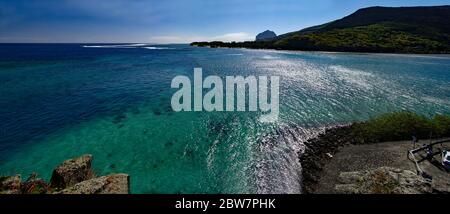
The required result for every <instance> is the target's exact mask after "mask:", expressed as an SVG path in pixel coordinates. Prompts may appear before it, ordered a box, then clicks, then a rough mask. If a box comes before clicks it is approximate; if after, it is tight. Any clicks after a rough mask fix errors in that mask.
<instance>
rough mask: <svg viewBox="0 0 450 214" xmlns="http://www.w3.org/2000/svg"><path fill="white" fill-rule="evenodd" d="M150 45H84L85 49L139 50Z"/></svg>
mask: <svg viewBox="0 0 450 214" xmlns="http://www.w3.org/2000/svg"><path fill="white" fill-rule="evenodd" d="M146 45H148V44H125V45H83V46H82V47H83V48H137V47H142V46H146Z"/></svg>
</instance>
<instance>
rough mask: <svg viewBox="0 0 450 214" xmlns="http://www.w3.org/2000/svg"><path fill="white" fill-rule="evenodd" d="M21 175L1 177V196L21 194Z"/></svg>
mask: <svg viewBox="0 0 450 214" xmlns="http://www.w3.org/2000/svg"><path fill="white" fill-rule="evenodd" d="M20 181H21V178H20V175H16V176H0V194H20Z"/></svg>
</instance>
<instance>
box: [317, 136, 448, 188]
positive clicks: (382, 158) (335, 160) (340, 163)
mask: <svg viewBox="0 0 450 214" xmlns="http://www.w3.org/2000/svg"><path fill="white" fill-rule="evenodd" d="M423 143H426V142H419V144H423ZM448 146H450V145H448V144H447V147H448ZM412 147H413V145H412V143H411V141H398V142H384V143H377V144H368V145H345V146H341V147H339V148H338V150H337V152H336V153H335V155H334V156H333V157H329V158H328V160H326V161H325V164H324V167H323V170H322V172H321V173H320V175H319V179H318V182H317V186H316V188H315V190H314V191H313V192H311V193H319V194H322V193H335V190H334V187H335V186H336V184H338V175H339V173H340V172H351V171H361V170H369V169H376V168H379V167H382V166H389V167H394V168H400V169H406V170H411V171H413V172H416V168H415V166H414V164H413V162H412V161H410V160H408V158H407V151H408V150H410V149H412ZM435 149H438V147H435ZM434 159H435V160H434V161H431V162H430V161H428V160H426V161H422V162H421V163H420V166H421V167H422V169H423V170H424V171H425V172H427V173H429V174H431V175H432V176H433V186H436V187H437V188H438V189H440V190H441V191H449V187H450V174H449V173H448V172H445V171H443V170H442V169H440V168H439V160H440V155H436V156H435V157H434Z"/></svg>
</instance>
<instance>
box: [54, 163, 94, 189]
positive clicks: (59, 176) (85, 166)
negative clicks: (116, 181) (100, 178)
mask: <svg viewBox="0 0 450 214" xmlns="http://www.w3.org/2000/svg"><path fill="white" fill-rule="evenodd" d="M91 164H92V155H83V156H81V157H79V158H75V159H70V160H66V161H64V163H63V164H61V165H60V166H58V167H57V168H56V169H54V170H53V174H52V178H51V179H50V186H51V187H52V188H56V189H64V188H67V187H70V186H73V185H75V184H77V183H79V182H82V181H85V180H89V179H91V178H93V177H94V173H93V171H92V168H91Z"/></svg>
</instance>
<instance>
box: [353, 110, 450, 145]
mask: <svg viewBox="0 0 450 214" xmlns="http://www.w3.org/2000/svg"><path fill="white" fill-rule="evenodd" d="M352 134H353V135H354V137H355V138H356V139H357V141H358V142H361V143H375V142H385V141H398V140H411V138H412V136H413V135H415V136H416V137H417V138H418V139H429V138H430V136H431V137H432V138H442V137H450V116H447V115H437V116H435V117H433V118H427V117H425V116H422V115H418V114H415V113H412V112H405V111H402V112H395V113H389V114H385V115H382V116H380V117H376V118H373V119H370V120H368V121H367V122H363V123H356V124H354V125H353V126H352Z"/></svg>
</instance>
